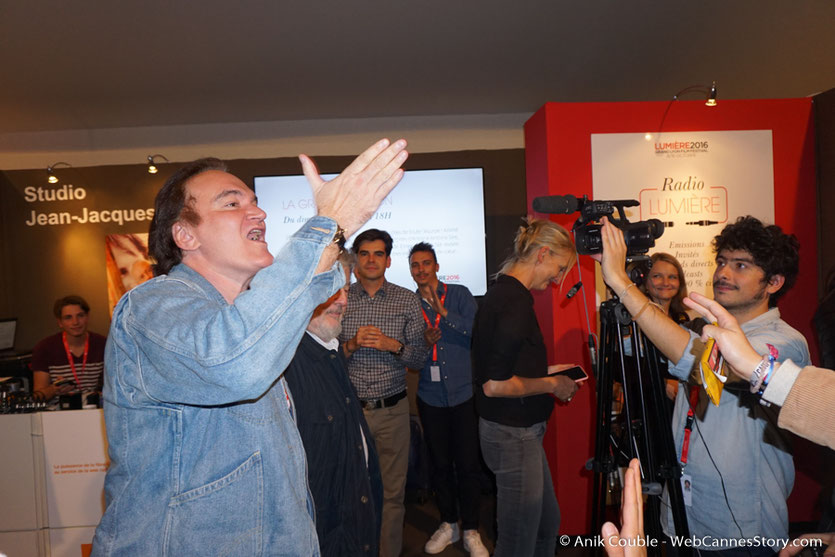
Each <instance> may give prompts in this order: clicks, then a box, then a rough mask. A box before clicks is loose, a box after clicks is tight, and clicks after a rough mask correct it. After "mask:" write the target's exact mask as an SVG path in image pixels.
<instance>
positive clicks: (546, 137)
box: [525, 99, 819, 534]
mask: <svg viewBox="0 0 835 557" xmlns="http://www.w3.org/2000/svg"><path fill="white" fill-rule="evenodd" d="M668 108H669V110H668ZM665 111H667V114H666V118H665V117H664V114H665ZM811 114H812V101H811V99H782V100H752V101H720V102H719V104H718V105H717V106H715V107H712V108H709V107H706V106H705V105H704V103H703V102H701V101H676V102H674V103H672V104H670V103H669V102H667V101H664V102H641V103H548V104H546V105H544V106H543V107H542V108H540V109H539V111H537V112H536V114H534V115H533V116H532V117H531V118H530V120H528V121H527V123H526V124H525V150H526V172H527V190H528V191H527V193H528V207H530V205H531V202H532V200H533V198H534V197H537V196H540V195H565V194H572V195H576V196H578V197H580V196H582V195H583V194H587V195H588V196H589V197H593V196H592V167H591V134H593V133H645V132H653V133H655V132H658V131H665V132H673V131H721V130H763V129H770V130H772V142H773V147H774V157H773V160H774V205H775V218H776V224H778V225H780V226H781V227H782V228H783V230H785V231H787V232H792V233H794V234H795V235H797V237H798V239H799V240H800V245H801V251H800V256H801V258H800V275H799V276H798V280H797V284H796V285H795V287H794V288H793V289H792V290H791V291H790V292H789V293H788V294H786V296H785V297H784V298H783V299H782V300H781V301H780V304H779V306H780V311H781V313H782V316H783V319H785V320H786V321H787V322H788V323H790V324H791V325H792V326H794V327H795V328H797V329H798V330H800V332H802V333H803V334H804V335H806V338H807V339H808V340H809V345H810V349H811V350H812V354H813V356H812V357H813V360H815V361H817V346H816V345H815V343H814V338H815V337H814V334H813V333H812V329H811V319H812V314H813V313H814V310H815V307H816V306H817V301H818V300H817V292H818V289H817V256H816V254H817V234H816V228H815V227H816V219H815V215H816V209H815V196H816V194H815V160H814V130H813V127H812V119H811ZM662 120H663V129H661V125H662ZM531 212H532V209H531ZM552 219H553V220H555V221H556V222H559V223H560V224H562V225H563V226H566V227H567V228H570V226H571V225H572V224H573V223H574V220H575V219H576V215H555V216H552ZM580 272H582V277H583V282H584V284H585V285H586V287H587V289H586V291H585V294H586V299H587V302H588V305H589V312H590V319H592V326H593V327H596V325H595V324H594V321H595V317H596V310H595V305H594V304H595V299H594V272H595V268H594V262H593V261H592V260H591V259H590V258H588V257H581V258H580V265H579V269H575V270H574V271H573V272H572V273H573V274H572V276H570V277H568V278H567V279H566V288H564V289H563V291H562V292H556V291H554V290H553V289H552V290H551V291H546V292H544V293H542V294H541V295H539V296H537V298H536V309H537V315H538V318H539V322H540V325H541V326H542V330H543V334H544V335H545V338H546V339H549V338H550V339H552V342H551V343H549V361H550V362H553V363H557V362H566V363H568V362H582V364H583V365H584V367H586V369H590V362H589V358H588V351H587V349H586V348H585V344H584V341H585V338H586V337H587V335H588V328H587V326H586V322H585V312H584V309H583V304H582V300H581V299H580V296H579V295H578V296H575V297H574V298H573V299H572V300H568V301H567V300H565V290H566V289H567V288H570V286H571V285H573V284H574V283H576V282H577V281H578V280H579V279H578V273H580ZM594 388H595V385H594V382H593V381H590V382H589V384H588V385H585V386H584V387H583V388H582V389H581V390H580V391H579V392H578V394H577V395H576V396H575V397H574V400H573V401H572V403H571V404H570V405H563V404H558V407H557V410H556V411H555V412H554V416H553V417H552V418H551V423H550V424H549V426H548V434H547V435H546V438H545V451H546V454H547V455H548V459H549V462H550V464H551V471H552V474H553V478H554V484H555V490H556V492H557V497H558V499H559V501H560V505H561V508H562V525H561V527H560V531H561V532H562V533H566V534H583V533H587V532H588V530H589V524H590V520H591V486H592V483H591V482H592V476H591V474H590V473H589V472H587V471H585V469H584V464H585V462H586V460H588V459H589V458H591V457H592V456H593V454H594V444H593V436H594V431H593V424H594V413H595V402H594V400H595V397H594ZM800 450H801V451H802V450H803V448H802V447H801V449H800ZM795 460H796V464H797V466H798V472H797V476H798V477H797V480H796V482H795V489H794V492H793V493H792V496H791V498H790V499H789V512H790V519H791V520H792V521H805V520H811V519H812V518H813V517H812V515H813V506H814V505H813V500H814V498H815V497H816V495H817V493H818V490H819V486H818V485H817V484H816V483H815V482H814V480H812V479H811V478H810V477H809V476H808V475H806V474H805V473H804V470H803V468H802V466H801V462H802V461H801V459H799V458H796V459H795Z"/></svg>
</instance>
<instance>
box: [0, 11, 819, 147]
mask: <svg viewBox="0 0 835 557" xmlns="http://www.w3.org/2000/svg"><path fill="white" fill-rule="evenodd" d="M834 29H835V1H832V0H818V1H808V0H739V1H736V0H722V1H717V0H706V1H696V0H691V1H689V2H683V1H676V0H673V1H665V2H662V1H660V0H655V1H650V0H605V1H603V0H601V1H594V0H586V1H580V2H578V1H576V0H575V1H572V2H568V1H564V0H550V1H544V0H542V1H539V0H537V1H526V0H516V1H511V0H388V1H385V0H355V1H354V2H337V1H336V0H318V1H317V0H304V1H302V0H260V1H256V0H239V1H237V2H231V1H222V0H203V1H201V2H185V1H182V0H180V1H177V0H146V1H143V2H129V1H119V0H111V1H109V2H101V1H99V2H93V1H91V0H77V1H75V2H70V1H66V0H29V1H27V0H0V134H4V133H5V134H9V133H18V132H35V131H57V130H84V129H102V128H119V127H134V126H176V125H187V124H200V123H228V122H257V121H282V120H311V119H333V118H351V119H356V118H368V117H406V116H424V115H454V114H457V115H466V114H505V113H532V112H534V111H535V110H536V109H537V108H538V107H539V106H541V105H542V104H543V103H544V102H546V101H639V100H663V99H669V98H670V97H671V96H672V95H673V94H674V93H675V92H676V91H679V90H681V89H683V88H684V87H686V86H688V85H692V84H709V83H710V81H711V80H714V79H715V80H716V81H717V82H718V86H719V96H720V99H721V98H782V97H802V96H807V95H810V94H814V93H816V92H820V91H823V90H826V89H829V88H832V87H835V31H834ZM686 98H696V97H686Z"/></svg>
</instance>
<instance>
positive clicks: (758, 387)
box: [751, 344, 779, 395]
mask: <svg viewBox="0 0 835 557" xmlns="http://www.w3.org/2000/svg"><path fill="white" fill-rule="evenodd" d="M766 346H767V347H768V354H766V355H765V356H763V359H762V361H760V363H759V365H757V367H756V368H754V371H753V372H751V392H752V393H754V394H759V395H762V392H763V391H764V390H765V387H766V386H767V385H768V380H769V379H771V374H772V373H773V372H774V362H775V360H777V356H778V355H779V351H778V350H777V349H776V348H775V347H774V346H772V345H770V344H766Z"/></svg>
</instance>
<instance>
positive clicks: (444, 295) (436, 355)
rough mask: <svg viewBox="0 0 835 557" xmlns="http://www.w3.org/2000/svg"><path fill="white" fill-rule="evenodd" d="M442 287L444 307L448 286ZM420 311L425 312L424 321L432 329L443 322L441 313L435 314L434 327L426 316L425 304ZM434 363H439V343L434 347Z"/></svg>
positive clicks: (442, 284) (442, 303)
mask: <svg viewBox="0 0 835 557" xmlns="http://www.w3.org/2000/svg"><path fill="white" fill-rule="evenodd" d="M438 282H440V281H438ZM441 286H443V287H444V293H443V294H442V295H441V305H444V301H446V284H444V283H442V282H441ZM420 311H421V312H423V320H424V321H426V324H427V325H429V326H430V327H436V328H437V326H438V324H440V322H441V314H440V313H436V314H435V324H434V325H432V322H431V321H429V316H428V315H426V310H425V309H423V304H421V305H420ZM432 361H433V362H437V361H438V343H437V342H436V343H435V344H433V345H432Z"/></svg>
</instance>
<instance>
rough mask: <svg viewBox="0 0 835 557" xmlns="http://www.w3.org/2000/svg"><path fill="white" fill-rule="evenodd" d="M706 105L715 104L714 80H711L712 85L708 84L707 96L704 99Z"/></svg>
mask: <svg viewBox="0 0 835 557" xmlns="http://www.w3.org/2000/svg"><path fill="white" fill-rule="evenodd" d="M705 105H706V106H716V82H715V81H714V82H713V85H711V86H710V93H709V94H708V96H707V101H705Z"/></svg>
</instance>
